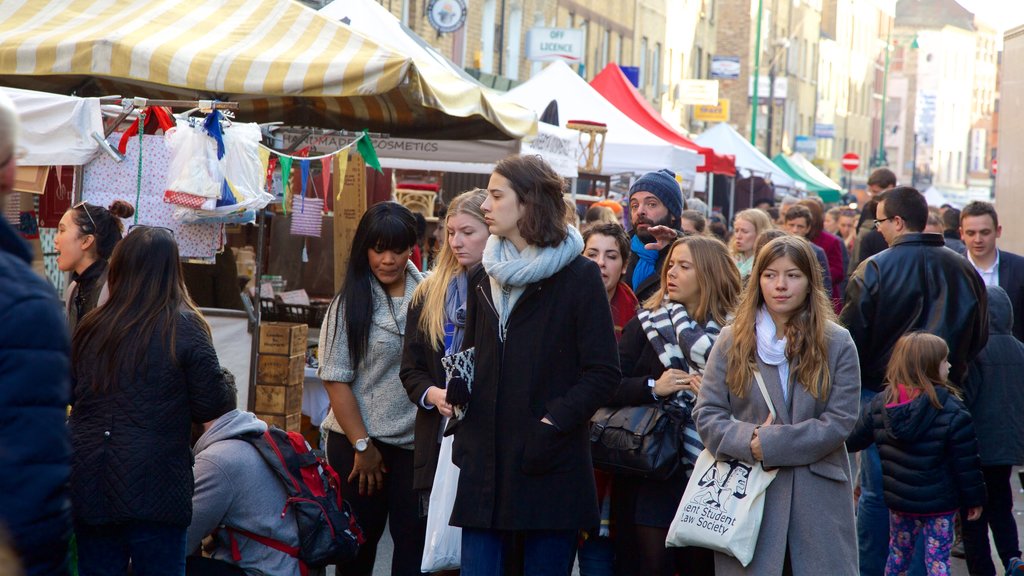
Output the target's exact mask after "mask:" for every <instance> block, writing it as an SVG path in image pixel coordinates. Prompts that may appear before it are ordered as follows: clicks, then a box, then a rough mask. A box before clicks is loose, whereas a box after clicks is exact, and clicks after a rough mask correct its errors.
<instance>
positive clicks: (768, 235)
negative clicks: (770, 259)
mask: <svg viewBox="0 0 1024 576" xmlns="http://www.w3.org/2000/svg"><path fill="white" fill-rule="evenodd" d="M783 236H789V234H786V233H785V232H784V231H782V230H779V229H778V228H772V229H771V230H765V231H764V232H761V233H760V234H758V235H757V240H755V241H754V254H757V253H758V252H760V251H761V248H764V245H765V244H767V243H769V242H771V241H772V240H775V239H776V238H782V237H783Z"/></svg>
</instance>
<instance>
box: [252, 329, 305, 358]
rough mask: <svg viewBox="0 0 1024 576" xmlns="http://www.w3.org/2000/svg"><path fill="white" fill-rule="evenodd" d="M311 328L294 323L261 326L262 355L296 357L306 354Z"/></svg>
mask: <svg viewBox="0 0 1024 576" xmlns="http://www.w3.org/2000/svg"><path fill="white" fill-rule="evenodd" d="M308 337H309V326H307V325H306V324H296V323H293V322H263V323H261V324H260V354H277V355H280V356H294V355H296V354H305V353H306V340H307V339H308Z"/></svg>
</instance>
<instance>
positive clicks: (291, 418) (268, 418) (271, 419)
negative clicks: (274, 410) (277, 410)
mask: <svg viewBox="0 0 1024 576" xmlns="http://www.w3.org/2000/svg"><path fill="white" fill-rule="evenodd" d="M256 417H257V418H259V419H260V420H263V421H264V422H266V423H267V426H277V427H278V428H280V429H281V430H285V431H288V432H299V431H301V428H302V412H298V413H296V414H289V415H287V416H281V415H280V414H259V413H257V414H256Z"/></svg>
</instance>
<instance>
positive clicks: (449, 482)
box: [420, 436, 462, 572]
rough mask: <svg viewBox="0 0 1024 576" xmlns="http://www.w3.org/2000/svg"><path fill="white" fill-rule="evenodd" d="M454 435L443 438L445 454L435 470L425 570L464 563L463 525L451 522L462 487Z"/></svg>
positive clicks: (424, 548) (426, 541)
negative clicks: (453, 448) (455, 453)
mask: <svg viewBox="0 0 1024 576" xmlns="http://www.w3.org/2000/svg"><path fill="white" fill-rule="evenodd" d="M453 440H455V437H454V436H445V437H444V438H443V439H442V440H441V454H440V456H439V457H438V460H437V471H436V472H434V486H433V488H431V490H430V504H429V507H428V508H427V537H426V539H425V540H424V545H423V562H422V563H421V564H420V570H421V571H422V572H437V571H439V570H453V569H457V568H458V567H459V566H460V565H461V563H462V528H459V527H457V526H450V525H449V524H448V522H449V520H450V519H451V517H452V509H453V508H454V507H455V492H456V491H457V490H458V488H459V467H458V466H456V465H455V464H454V463H453V462H452V441H453Z"/></svg>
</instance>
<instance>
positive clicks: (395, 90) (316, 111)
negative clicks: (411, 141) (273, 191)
mask: <svg viewBox="0 0 1024 576" xmlns="http://www.w3.org/2000/svg"><path fill="white" fill-rule="evenodd" d="M423 82H424V78H422V77H421V73H420V71H419V70H418V69H417V68H416V67H415V65H414V64H413V62H412V61H411V60H410V59H409V58H408V57H406V56H405V55H402V54H399V53H397V52H395V51H393V50H391V49H388V48H384V47H382V46H380V45H378V44H377V43H375V42H373V41H372V40H369V39H367V38H366V37H365V36H363V35H361V34H360V33H359V32H358V31H356V30H353V29H351V28H348V27H346V26H344V25H342V24H340V23H338V22H334V21H332V20H330V19H328V18H326V17H324V16H321V15H319V14H317V13H316V11H314V10H312V9H310V8H308V7H306V6H304V5H302V4H300V3H298V2H294V1H293V0H194V1H191V2H187V1H184V0H0V85H6V86H12V87H17V88H27V89H32V90H44V91H48V92H54V93H60V94H72V93H74V94H76V95H79V96H106V95H114V94H117V95H121V96H125V97H134V96H139V97H146V98H176V99H218V100H233V101H237V102H239V104H240V107H241V108H240V111H239V113H238V119H239V120H242V121H255V122H267V121H282V122H284V123H285V124H293V125H313V126H322V127H326V128H347V129H354V130H359V129H363V128H368V129H370V130H373V131H378V132H385V133H389V134H392V135H395V136H419V137H428V136H429V137H433V138H500V139H508V138H517V137H519V136H522V135H523V134H524V133H528V132H529V131H531V130H532V129H533V128H534V127H533V125H527V126H526V127H525V128H524V127H522V126H517V125H514V123H511V124H512V125H505V123H503V122H502V121H501V119H500V118H497V119H490V118H486V117H485V114H483V113H481V114H480V115H473V116H469V117H455V116H451V115H449V114H447V113H446V112H445V111H444V110H442V109H438V108H437V107H436V103H435V102H433V101H432V99H431V98H429V97H425V96H424V94H423V91H422V90H420V89H419V88H418V87H419V86H420V85H421V84H422V83H423ZM520 124H521V123H520Z"/></svg>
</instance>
